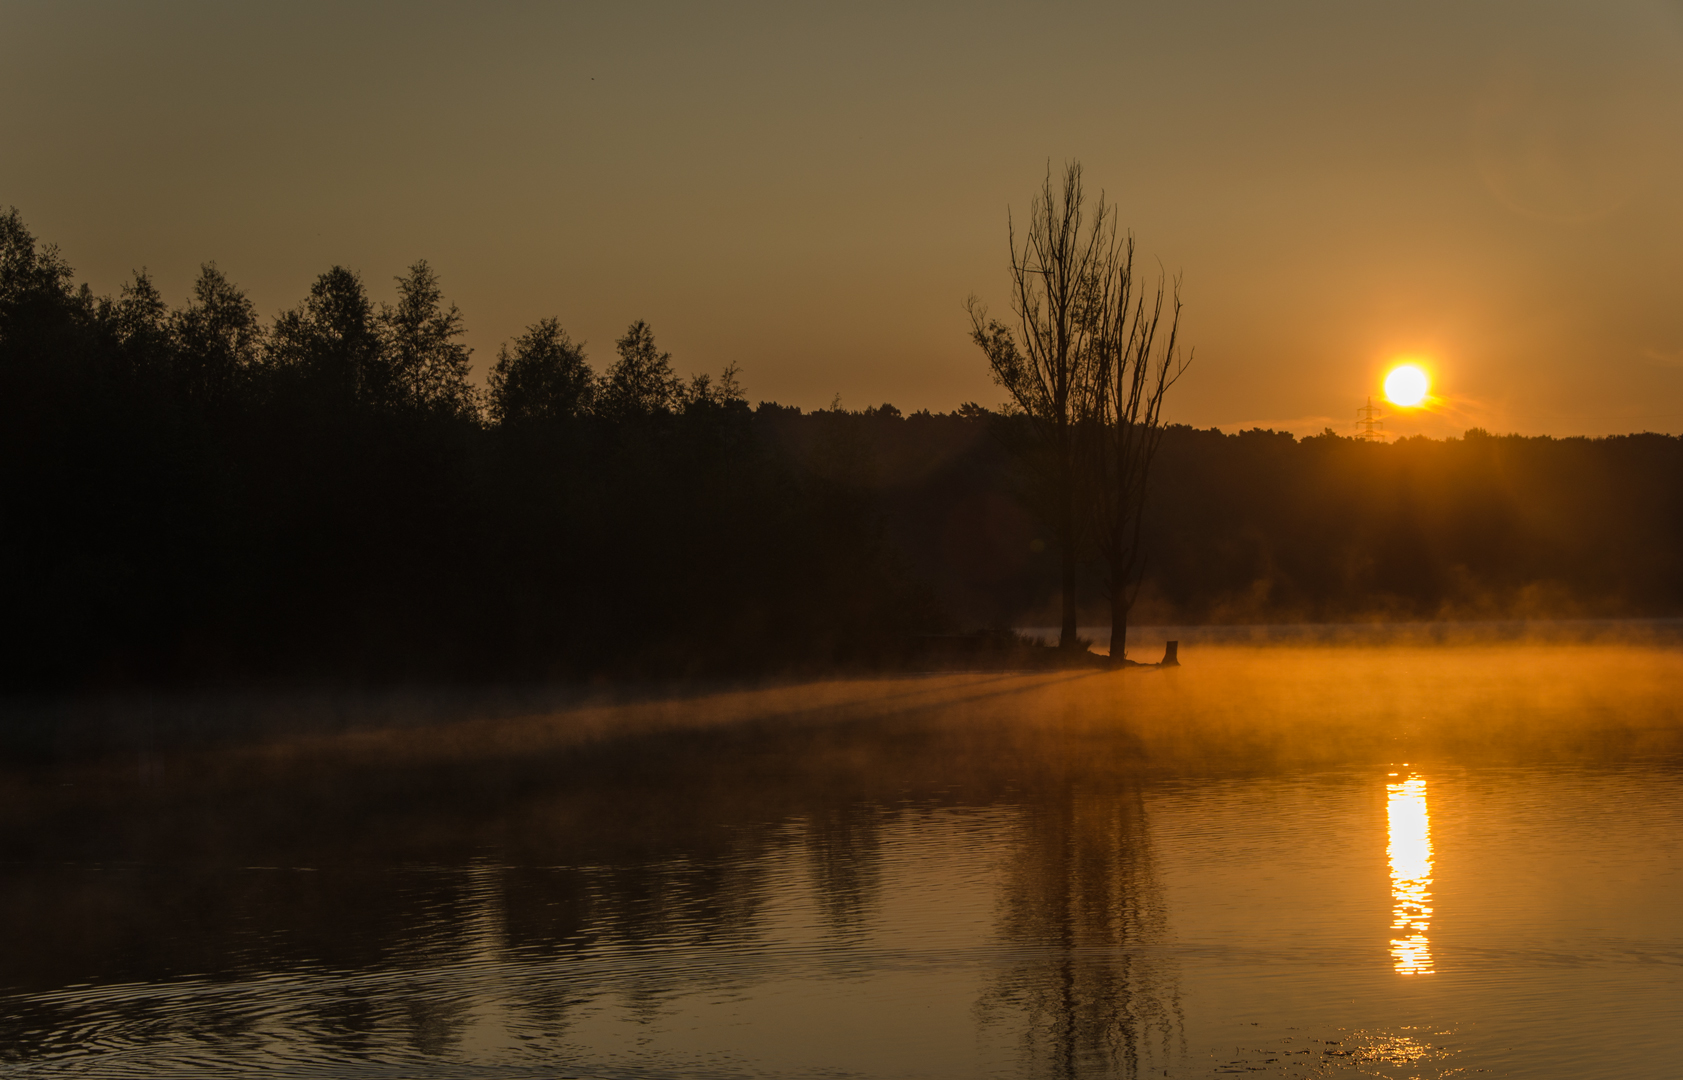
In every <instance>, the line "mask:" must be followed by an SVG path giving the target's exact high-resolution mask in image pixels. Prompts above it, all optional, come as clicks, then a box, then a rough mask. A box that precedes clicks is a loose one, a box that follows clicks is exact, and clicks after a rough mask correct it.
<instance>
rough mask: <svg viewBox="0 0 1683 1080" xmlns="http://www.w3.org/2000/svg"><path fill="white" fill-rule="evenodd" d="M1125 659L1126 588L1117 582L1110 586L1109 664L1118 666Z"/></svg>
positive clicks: (1126, 625) (1126, 648) (1126, 638)
mask: <svg viewBox="0 0 1683 1080" xmlns="http://www.w3.org/2000/svg"><path fill="white" fill-rule="evenodd" d="M1127 658H1128V586H1127V583H1126V582H1120V581H1118V582H1112V583H1111V586H1110V662H1111V663H1113V664H1120V663H1121V662H1122V661H1124V660H1126V659H1127Z"/></svg>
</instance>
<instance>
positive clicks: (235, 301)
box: [170, 262, 263, 402]
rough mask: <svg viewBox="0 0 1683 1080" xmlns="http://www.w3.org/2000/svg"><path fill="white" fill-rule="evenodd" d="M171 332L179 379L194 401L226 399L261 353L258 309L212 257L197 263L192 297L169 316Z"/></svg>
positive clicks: (261, 328) (261, 330)
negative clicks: (209, 260) (201, 263)
mask: <svg viewBox="0 0 1683 1080" xmlns="http://www.w3.org/2000/svg"><path fill="white" fill-rule="evenodd" d="M170 333H171V336H172V338H173V339H174V342H175V363H176V373H177V378H178V380H179V382H180V385H181V389H182V392H183V393H185V394H186V395H187V397H188V398H190V399H193V400H197V401H201V402H218V401H222V400H224V399H226V398H227V397H228V396H229V395H230V394H232V393H233V392H234V389H235V388H236V387H237V386H238V385H239V382H240V380H241V379H242V378H243V377H244V376H245V375H246V374H247V373H248V372H250V371H251V370H252V369H253V368H254V367H255V366H256V365H257V363H258V360H259V359H260V357H261V356H262V349H263V327H262V324H261V323H260V322H259V321H258V319H257V309H256V308H255V307H254V306H252V303H251V300H250V298H249V297H247V296H246V295H245V293H243V292H241V291H240V290H239V288H238V287H237V286H236V285H234V284H233V283H232V282H231V281H229V280H228V278H227V277H226V276H225V275H224V274H223V273H222V271H220V270H218V269H217V268H216V264H215V263H213V262H211V263H205V264H203V265H202V266H200V267H199V279H198V281H196V282H194V284H193V298H192V299H191V300H190V301H188V303H187V306H186V307H184V308H182V309H180V310H179V311H177V312H175V314H174V315H173V316H172V317H171V319H170Z"/></svg>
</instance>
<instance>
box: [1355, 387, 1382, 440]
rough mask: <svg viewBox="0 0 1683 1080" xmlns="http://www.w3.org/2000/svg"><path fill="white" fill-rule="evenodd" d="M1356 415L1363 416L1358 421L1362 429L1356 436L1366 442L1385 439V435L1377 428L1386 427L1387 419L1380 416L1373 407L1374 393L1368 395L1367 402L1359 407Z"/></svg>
mask: <svg viewBox="0 0 1683 1080" xmlns="http://www.w3.org/2000/svg"><path fill="white" fill-rule="evenodd" d="M1356 415H1357V416H1358V417H1360V418H1361V419H1359V420H1357V421H1356V426H1357V427H1359V428H1361V429H1362V430H1361V433H1360V434H1359V435H1357V436H1356V438H1358V439H1361V440H1362V441H1364V442H1383V441H1384V439H1385V436H1383V435H1381V434H1380V433H1379V432H1378V431H1377V430H1375V429H1377V428H1382V427H1384V426H1385V421H1383V420H1381V419H1380V418H1379V414H1378V413H1377V412H1376V411H1375V410H1374V408H1373V395H1371V394H1369V395H1368V399H1367V404H1366V405H1364V406H1362V407H1361V408H1359V409H1357V410H1356Z"/></svg>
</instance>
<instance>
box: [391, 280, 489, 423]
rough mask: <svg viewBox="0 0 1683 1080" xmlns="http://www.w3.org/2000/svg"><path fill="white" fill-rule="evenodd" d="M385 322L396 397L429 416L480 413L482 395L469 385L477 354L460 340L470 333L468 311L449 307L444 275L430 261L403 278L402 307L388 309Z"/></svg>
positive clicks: (399, 301) (400, 288)
mask: <svg viewBox="0 0 1683 1080" xmlns="http://www.w3.org/2000/svg"><path fill="white" fill-rule="evenodd" d="M379 322H380V327H381V329H382V331H383V334H384V339H385V342H384V343H385V346H386V377H387V378H388V379H389V380H390V386H389V388H388V391H387V392H388V393H389V395H390V396H391V398H392V399H394V400H396V401H400V402H403V403H404V404H407V405H409V406H410V407H412V408H416V409H420V410H423V411H427V412H438V413H444V414H448V415H454V416H473V415H477V414H478V411H479V400H478V394H477V392H476V391H475V390H474V388H473V384H472V383H470V382H469V381H468V375H469V373H470V371H471V369H472V362H471V360H470V356H471V354H472V350H470V349H469V348H468V347H467V346H465V345H463V344H462V343H461V341H460V340H458V339H460V338H461V337H462V335H463V334H464V333H466V331H465V330H464V329H463V326H462V313H461V311H460V310H459V309H458V308H457V307H456V305H455V304H451V305H450V306H449V308H445V306H444V292H443V290H442V289H440V288H439V284H438V275H437V274H436V273H434V272H433V269H432V267H430V266H428V265H427V262H426V260H425V259H421V260H419V261H418V262H416V263H415V264H414V265H413V266H411V267H410V268H409V273H408V274H407V275H405V276H403V277H400V278H398V279H397V304H396V306H391V305H386V306H383V307H382V309H381V311H380V318H379Z"/></svg>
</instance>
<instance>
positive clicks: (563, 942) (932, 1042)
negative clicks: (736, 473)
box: [0, 625, 1683, 1077]
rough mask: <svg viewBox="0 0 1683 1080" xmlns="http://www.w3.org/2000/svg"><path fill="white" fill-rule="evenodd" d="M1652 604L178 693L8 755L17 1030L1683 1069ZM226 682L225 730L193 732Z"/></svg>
mask: <svg viewBox="0 0 1683 1080" xmlns="http://www.w3.org/2000/svg"><path fill="white" fill-rule="evenodd" d="M1666 632H1667V631H1666V630H1665V628H1664V627H1661V628H1659V629H1658V630H1656V628H1655V627H1654V626H1652V625H1649V626H1644V627H1634V628H1633V627H1625V628H1623V629H1622V630H1620V629H1617V628H1613V629H1610V628H1607V627H1603V628H1601V629H1600V630H1597V631H1595V632H1582V628H1580V632H1577V633H1574V634H1570V635H1556V636H1555V637H1554V638H1553V639H1538V638H1536V637H1531V638H1526V637H1523V636H1521V635H1519V634H1517V633H1511V632H1506V631H1503V632H1499V633H1498V632H1495V631H1487V632H1484V633H1483V634H1482V635H1481V636H1471V635H1470V634H1469V633H1467V632H1462V633H1461V636H1460V637H1458V638H1456V639H1455V640H1453V641H1451V642H1450V643H1448V644H1445V643H1443V642H1442V641H1441V640H1438V639H1435V638H1434V637H1433V636H1432V635H1430V634H1404V635H1400V636H1398V635H1393V636H1392V638H1391V639H1390V640H1388V641H1385V642H1377V641H1375V640H1372V639H1369V640H1365V641H1364V640H1361V639H1354V640H1346V641H1345V643H1344V644H1341V645H1338V646H1336V647H1334V646H1330V645H1314V644H1305V643H1303V642H1302V641H1301V640H1299V641H1296V642H1292V641H1286V642H1284V643H1274V644H1270V643H1269V642H1268V640H1261V639H1259V638H1258V636H1257V635H1256V634H1253V635H1252V636H1251V639H1249V640H1248V641H1247V643H1245V644H1225V645H1222V644H1211V643H1193V644H1187V643H1183V645H1182V652H1181V659H1182V663H1183V664H1184V665H1185V666H1183V667H1182V668H1180V669H1178V670H1174V669H1167V670H1151V669H1133V670H1127V671H1123V672H1115V673H1111V672H1102V673H1101V672H1093V673H1088V672H1078V673H1070V672H1057V673H1028V674H1025V673H973V674H962V675H925V676H906V677H899V678H890V679H874V680H837V681H831V682H813V683H785V684H775V685H756V686H736V687H715V688H711V689H697V690H694V691H692V692H688V693H683V694H679V693H676V692H656V691H643V692H640V693H637V694H635V695H633V694H631V693H629V692H622V693H608V692H602V693H599V694H593V695H582V696H581V695H575V696H574V697H573V698H571V699H568V700H562V699H559V698H554V697H551V698H549V699H547V700H546V699H545V698H544V697H543V695H541V694H539V693H537V692H533V693H531V694H528V695H527V696H526V697H525V698H521V697H519V696H518V695H504V696H502V697H498V698H495V699H492V698H485V699H483V700H480V701H477V702H476V701H475V700H474V699H472V698H466V697H462V698H457V699H452V700H450V701H447V702H440V701H437V700H435V701H431V702H426V701H424V700H423V699H420V698H416V697H413V696H409V697H402V696H399V697H394V698H392V699H389V700H387V701H384V702H375V701H372V700H371V699H370V700H364V701H363V702H361V703H360V704H356V705H353V706H347V705H344V704H343V703H341V704H340V705H339V707H338V712H336V713H335V714H334V715H333V717H332V718H331V719H323V717H322V715H320V713H321V712H322V711H324V705H323V703H322V702H321V701H319V700H318V701H315V702H306V701H303V700H296V701H291V702H288V701H273V702H269V703H267V704H266V705H262V706H261V707H260V706H259V705H258V704H254V703H253V702H251V701H249V700H247V701H242V702H233V701H223V702H220V703H219V702H216V701H213V700H210V699H198V700H194V701H187V700H177V701H164V702H159V701H154V702H151V703H149V704H148V705H146V707H145V714H146V715H147V716H148V717H149V718H150V722H151V727H150V729H149V730H150V731H152V732H153V736H152V737H151V740H150V742H146V743H145V744H144V745H135V744H132V743H118V742H114V741H112V742H108V743H107V744H105V749H104V750H103V751H100V752H97V753H95V752H93V751H91V750H87V749H86V748H87V747H93V746H95V745H96V744H98V740H97V739H93V738H92V737H91V736H90V741H88V742H86V743H84V744H83V746H84V752H82V753H81V754H79V755H71V756H66V755H59V756H57V757H54V756H53V755H52V754H42V753H36V754H34V755H33V756H27V757H26V756H23V755H15V761H16V763H15V764H14V767H12V768H11V769H10V770H9V772H8V773H7V775H6V778H5V784H4V787H3V789H0V790H3V792H4V794H3V797H0V823H3V827H0V859H3V865H4V869H5V873H6V880H7V886H6V888H5V889H4V890H0V993H3V994H4V1003H5V1007H4V1008H3V1009H0V1017H3V1019H0V1055H3V1058H4V1061H5V1062H6V1067H7V1071H8V1073H16V1074H17V1075H31V1076H34V1075H41V1076H124V1075H139V1074H146V1075H156V1074H158V1073H160V1072H164V1073H172V1074H188V1075H194V1074H197V1075H219V1076H221V1075H256V1074H264V1075H268V1074H290V1075H334V1076H341V1075H348V1076H357V1075H367V1076H440V1077H442V1076H498V1077H505V1076H506V1077H528V1076H530V1077H538V1076H544V1077H551V1076H603V1077H653V1076H702V1077H707V1076H716V1077H727V1076H730V1077H735V1076H813V1075H823V1076H953V1077H972V1076H1000V1077H1016V1076H1036V1077H1037V1076H1048V1077H1074V1076H1083V1077H1085V1076H1096V1077H1100V1076H1125V1077H1132V1076H1163V1075H1168V1076H1195V1077H1203V1076H1217V1075H1228V1074H1237V1073H1246V1074H1249V1075H1262V1076H1333V1075H1369V1076H1386V1077H1440V1076H1450V1075H1460V1074H1462V1073H1473V1072H1478V1071H1480V1070H1482V1071H1483V1072H1482V1074H1483V1075H1497V1076H1516V1077H1520V1076H1523V1077H1554V1076H1560V1077H1565V1076H1573V1077H1579V1076H1585V1075H1608V1076H1623V1077H1644V1076H1654V1077H1659V1076H1667V1075H1670V1074H1671V1071H1672V1070H1673V1069H1674V1067H1675V1062H1676V1061H1677V1060H1678V1055H1679V1052H1680V1051H1683V1037H1680V1036H1679V1035H1678V1034H1677V1031H1676V1024H1675V1023H1674V1021H1675V1014H1676V1002H1677V1000H1678V990H1679V989H1680V988H1683V987H1680V982H1683V976H1680V973H1683V916H1680V915H1679V914H1678V911H1677V905H1676V903H1675V897H1676V896H1677V895H1678V890H1679V886H1683V860H1680V858H1679V855H1680V852H1679V839H1678V838H1679V837H1680V836H1683V828H1680V826H1683V776H1680V772H1679V763H1680V761H1683V754H1680V750H1683V716H1680V712H1683V710H1680V708H1679V706H1678V705H1677V704H1676V702H1675V700H1674V699H1675V697H1676V695H1675V688H1676V687H1677V686H1678V685H1683V682H1680V679H1683V650H1680V649H1679V648H1678V647H1677V646H1676V644H1675V643H1673V642H1670V641H1669V640H1666V638H1665V633H1666ZM1264 637H1266V636H1265V635H1264ZM1139 641H1140V647H1141V648H1142V649H1144V648H1147V647H1148V646H1149V647H1151V648H1154V649H1155V648H1160V642H1156V641H1153V640H1151V635H1150V633H1149V632H1142V635H1141V638H1140V639H1139ZM1139 658H1140V659H1155V658H1156V657H1155V656H1145V655H1143V654H1142V655H1140V656H1139ZM127 707H129V708H131V709H136V710H138V709H139V708H140V706H139V705H138V704H132V705H130V706H127ZM105 708H106V710H107V714H106V721H108V722H113V723H114V721H111V720H110V717H111V716H114V715H116V714H118V713H120V712H121V710H122V708H124V706H122V705H121V704H107V705H106V706H105ZM219 709H220V710H222V712H223V713H224V714H225V715H224V719H225V720H226V722H227V723H228V724H229V725H235V726H238V725H244V727H243V730H244V736H243V737H242V738H239V739H223V740H220V741H215V740H206V739H202V738H198V737H196V735H195V734H194V733H195V732H197V731H199V730H200V728H202V726H203V725H204V723H206V722H207V721H206V720H205V719H204V718H205V717H206V716H210V715H213V714H215V713H217V711H218V710H219ZM312 712H314V713H315V714H316V715H308V714H310V713H312ZM289 714H290V715H289ZM172 715H174V716H176V717H177V718H178V719H179V723H177V724H175V726H172V725H171V722H170V720H171V716H172ZM180 718H185V719H180ZM36 719H38V717H37V718H36ZM60 719H62V718H60ZM30 720H31V717H30V716H29V715H27V711H26V710H24V709H23V708H22V707H21V706H20V707H17V708H16V709H14V710H13V715H11V716H9V717H8V723H9V724H10V726H11V730H13V731H19V730H26V729H27V723H26V721H30ZM96 727H97V725H93V726H92V727H90V728H88V729H87V730H93V729H94V728H96Z"/></svg>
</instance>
